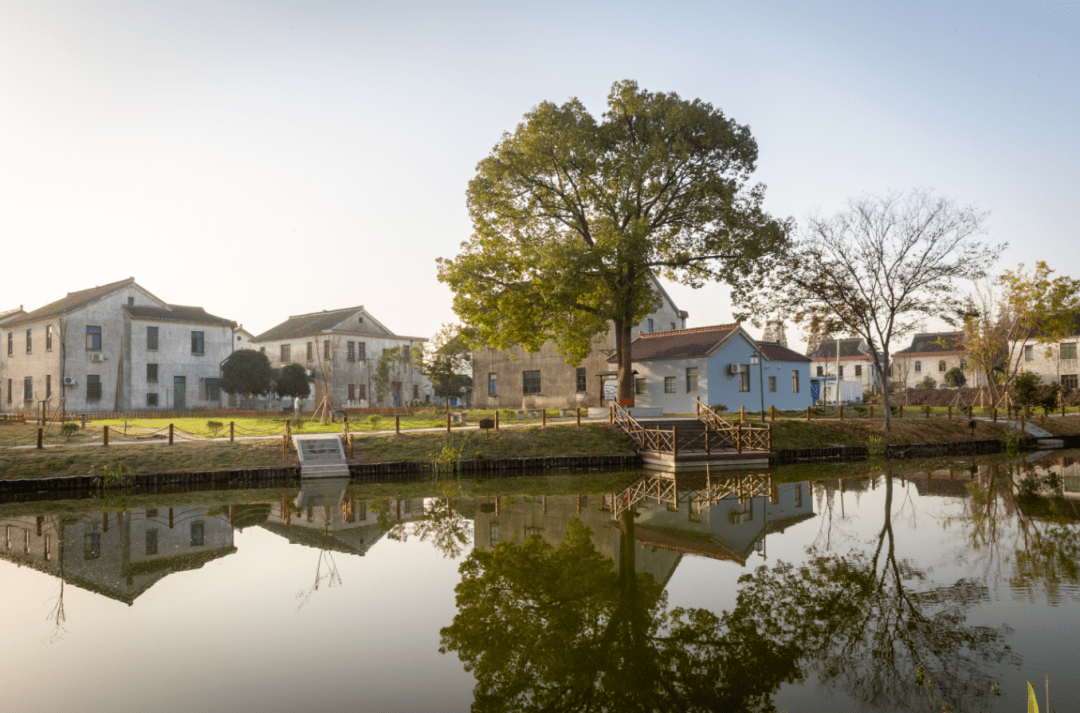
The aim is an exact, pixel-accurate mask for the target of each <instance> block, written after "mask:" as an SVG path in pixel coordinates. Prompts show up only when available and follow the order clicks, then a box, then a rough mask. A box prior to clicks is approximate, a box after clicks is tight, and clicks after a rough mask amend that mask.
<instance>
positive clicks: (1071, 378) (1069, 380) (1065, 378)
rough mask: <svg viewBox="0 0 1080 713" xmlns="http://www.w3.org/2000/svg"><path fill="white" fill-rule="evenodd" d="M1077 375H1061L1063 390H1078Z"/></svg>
mask: <svg viewBox="0 0 1080 713" xmlns="http://www.w3.org/2000/svg"><path fill="white" fill-rule="evenodd" d="M1076 377H1077V375H1076V374H1062V375H1061V388H1063V389H1075V388H1077V386H1078V384H1077V379H1076Z"/></svg>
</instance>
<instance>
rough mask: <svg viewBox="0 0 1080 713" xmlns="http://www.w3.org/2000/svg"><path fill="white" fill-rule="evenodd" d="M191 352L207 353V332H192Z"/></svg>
mask: <svg viewBox="0 0 1080 713" xmlns="http://www.w3.org/2000/svg"><path fill="white" fill-rule="evenodd" d="M191 353H192V354H205V353H206V332H196V331H193V332H192V333H191Z"/></svg>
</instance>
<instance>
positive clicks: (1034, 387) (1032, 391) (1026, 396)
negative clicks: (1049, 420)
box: [1013, 372, 1042, 414]
mask: <svg viewBox="0 0 1080 713" xmlns="http://www.w3.org/2000/svg"><path fill="white" fill-rule="evenodd" d="M1041 381H1042V379H1040V378H1039V375H1038V374H1032V373H1031V372H1028V373H1026V374H1021V375H1020V376H1018V377H1016V379H1014V380H1013V394H1014V398H1015V399H1016V403H1017V404H1019V405H1020V406H1023V407H1024V413H1025V414H1028V413H1031V409H1033V408H1035V407H1036V406H1038V405H1040V404H1039V401H1040V399H1039V384H1040V382H1041Z"/></svg>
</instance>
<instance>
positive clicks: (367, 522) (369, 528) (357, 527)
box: [260, 489, 424, 555]
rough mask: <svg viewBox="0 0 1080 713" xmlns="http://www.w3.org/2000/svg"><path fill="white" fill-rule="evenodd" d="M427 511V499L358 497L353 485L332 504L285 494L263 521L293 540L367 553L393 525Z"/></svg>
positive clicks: (289, 539)
mask: <svg viewBox="0 0 1080 713" xmlns="http://www.w3.org/2000/svg"><path fill="white" fill-rule="evenodd" d="M298 500H299V498H298ZM423 512H424V501H423V500H422V499H420V498H415V499H412V500H409V499H399V500H390V499H384V500H370V501H368V500H356V499H354V498H353V491H352V490H351V489H349V490H345V489H342V491H341V493H340V495H339V497H337V498H334V501H333V502H332V503H328V504H318V503H317V504H310V505H308V504H305V503H303V502H300V503H298V502H296V501H293V500H289V499H288V497H287V496H285V495H282V498H281V501H280V502H278V503H275V504H274V505H272V506H271V507H270V514H269V515H268V516H267V518H266V521H265V522H263V523H260V524H261V526H262V527H263V528H265V529H267V530H269V531H270V532H273V533H274V534H276V535H280V536H281V537H284V538H285V539H287V540H288V541H289V542H290V543H292V544H298V545H305V546H307V547H314V548H316V549H320V550H332V551H334V552H344V553H346V554H351V555H363V554H365V553H366V552H367V551H368V550H369V549H371V547H372V546H373V545H374V544H375V543H376V542H378V541H379V539H381V538H382V536H383V535H384V534H386V531H387V530H389V529H390V527H392V526H393V525H395V524H397V523H399V522H407V521H409V520H412V519H415V518H416V517H418V516H419V515H421V514H423Z"/></svg>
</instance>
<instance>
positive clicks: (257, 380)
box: [221, 349, 274, 398]
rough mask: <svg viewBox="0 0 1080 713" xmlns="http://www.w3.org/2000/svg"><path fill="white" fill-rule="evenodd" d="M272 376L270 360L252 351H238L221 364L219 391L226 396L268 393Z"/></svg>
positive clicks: (271, 384)
mask: <svg viewBox="0 0 1080 713" xmlns="http://www.w3.org/2000/svg"><path fill="white" fill-rule="evenodd" d="M273 385H274V374H273V372H272V371H271V369H270V360H269V359H267V358H266V355H265V354H263V353H262V352H257V351H255V350H254V349H238V350H237V351H235V352H233V353H232V354H230V355H229V356H228V358H226V359H225V361H224V362H222V363H221V390H222V391H224V392H225V393H227V394H244V395H245V396H247V397H248V398H250V397H251V396H253V395H259V396H261V395H262V394H267V393H270V389H271V388H272V387H273Z"/></svg>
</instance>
